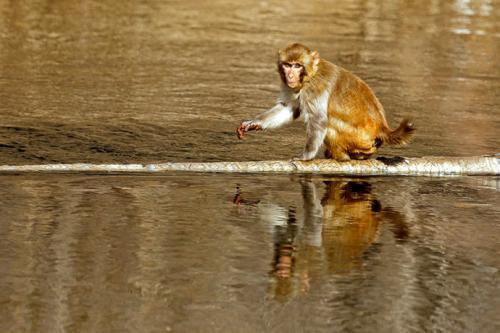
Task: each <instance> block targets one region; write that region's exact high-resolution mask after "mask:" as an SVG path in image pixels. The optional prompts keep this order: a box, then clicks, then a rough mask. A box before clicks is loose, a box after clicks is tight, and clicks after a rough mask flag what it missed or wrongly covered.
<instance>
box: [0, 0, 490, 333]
mask: <svg viewBox="0 0 500 333" xmlns="http://www.w3.org/2000/svg"><path fill="white" fill-rule="evenodd" d="M499 22H500V3H498V2H496V1H438V0H435V1H421V2H417V3H407V2H399V1H383V2H382V1H371V0H369V1H336V2H335V4H334V5H332V4H331V3H330V2H327V1H308V2H304V1H302V2H298V1H297V2H293V1H292V2H290V1H289V2H285V3H283V2H280V1H260V2H252V1H239V2H238V3H234V2H232V1H212V2H210V3H204V2H199V1H179V2H177V1H168V2H165V1H149V2H147V3H139V2H136V3H134V2H120V3H118V2H112V1H104V2H102V1H60V2H53V1H48V0H47V1H42V0H40V1H6V0H0V114H1V115H2V117H1V119H0V164H28V163H49V162H50V163H52V162H55V163H58V162H61V163H67V162H118V163H135V162H144V163H150V162H162V161H219V160H226V161H229V160H260V159H286V158H289V157H291V156H294V155H296V154H297V153H298V152H300V150H301V148H302V145H303V139H304V134H303V129H302V127H301V126H300V125H294V126H292V127H290V128H286V129H281V130H278V131H275V132H267V133H262V132H261V133H255V134H253V133H251V134H250V135H248V136H247V137H246V139H245V140H243V141H238V140H237V139H236V136H235V133H234V130H235V128H236V126H237V125H238V123H239V122H240V121H241V120H242V119H248V118H250V117H251V116H252V115H254V114H256V113H258V112H260V111H262V110H264V109H265V108H267V107H269V106H270V105H272V103H273V102H274V100H275V98H276V95H277V92H278V81H277V80H278V76H277V73H276V71H275V64H274V62H275V56H276V55H275V54H276V50H277V49H278V48H281V47H283V46H284V45H286V44H287V43H289V42H291V41H301V42H303V43H306V44H307V45H309V46H310V47H312V48H314V49H317V50H319V52H320V54H321V55H322V56H323V57H325V58H327V59H329V60H331V61H333V62H335V63H336V64H338V65H341V66H343V67H346V68H348V69H349V70H351V71H353V72H355V73H356V74H358V75H359V76H361V77H362V78H363V79H365V80H366V81H367V82H368V84H369V85H370V86H371V87H372V88H373V90H374V91H375V93H376V94H377V96H378V97H379V99H380V100H381V102H382V104H383V105H384V107H385V109H386V112H387V117H388V119H389V122H390V123H391V124H393V125H395V124H396V123H398V122H399V121H400V120H401V119H402V118H403V117H413V118H414V120H415V125H416V127H417V128H418V131H417V134H416V137H415V140H414V141H413V142H412V143H411V144H410V145H409V146H406V147H404V148H401V149H395V148H389V147H384V148H383V149H382V150H381V153H382V154H384V155H393V154H399V155H405V156H424V155H441V156H467V155H479V154H490V153H494V152H498V147H500V135H499V134H500V133H499V131H498V128H500V112H499V111H498V105H500V95H499V94H498V91H499V88H500V58H498V56H497V55H498V53H499V51H500V23H499ZM499 181H500V179H499V178H498V177H458V178H349V179H347V178H331V177H328V176H327V175H324V176H315V177H305V176H277V175H223V174H216V175H203V174H178V173H171V174H168V175H163V176H138V175H125V176H118V175H61V174H58V175H35V174H32V175H5V174H4V175H0V191H1V198H2V199H1V201H0V216H1V218H0V264H1V265H0V267H1V273H2V274H0V304H1V306H0V319H1V320H0V331H1V332H26V331H29V332H59V331H69V332H73V331H79V332H89V331H94V332H102V331H105V332H123V331H135V332H136V331H144V332H160V331H161V332H165V331H173V332H196V331H201V332H256V331H276V332H278V331H279V332H281V331H291V332H301V331H307V332H309V331H310V332H320V331H324V332H331V331H367V332H373V331H392V332H408V331H419V332H420V331H453V332H472V331H474V332H496V331H498V330H499V329H500V322H499V320H498V313H499V311H500V300H499V297H498V296H497V295H498V294H499V282H498V281H499V275H500V273H499V268H500V262H499V259H498V251H499V250H500V241H499V238H500V236H498V235H500V233H499V228H500V223H499V218H498V217H499V213H500V208H499V207H500V206H499V204H500V200H499V189H500V185H499Z"/></svg>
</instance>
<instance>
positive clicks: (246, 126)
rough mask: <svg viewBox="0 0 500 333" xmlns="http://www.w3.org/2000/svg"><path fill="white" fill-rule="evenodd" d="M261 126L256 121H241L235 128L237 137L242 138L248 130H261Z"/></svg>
mask: <svg viewBox="0 0 500 333" xmlns="http://www.w3.org/2000/svg"><path fill="white" fill-rule="evenodd" d="M261 129H262V126H260V125H259V124H257V123H254V122H253V121H252V120H249V121H244V122H242V123H241V125H240V127H238V128H237V129H236V135H238V139H240V140H241V139H243V137H244V136H245V133H246V132H250V131H258V130H261Z"/></svg>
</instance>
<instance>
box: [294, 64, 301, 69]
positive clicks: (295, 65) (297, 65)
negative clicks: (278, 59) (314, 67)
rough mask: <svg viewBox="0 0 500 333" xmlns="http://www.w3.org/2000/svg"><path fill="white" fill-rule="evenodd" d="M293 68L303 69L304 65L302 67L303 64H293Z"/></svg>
mask: <svg viewBox="0 0 500 333" xmlns="http://www.w3.org/2000/svg"><path fill="white" fill-rule="evenodd" d="M292 67H293V68H301V67H302V65H301V64H293V65H292Z"/></svg>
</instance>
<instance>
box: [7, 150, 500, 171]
mask: <svg viewBox="0 0 500 333" xmlns="http://www.w3.org/2000/svg"><path fill="white" fill-rule="evenodd" d="M171 171H179V172H181V171H182V172H205V173H206V172H218V173H308V174H311V173H315V174H328V175H344V176H391V175H401V176H445V175H487V176H495V175H500V153H498V154H494V155H487V156H471V157H419V158H398V159H397V161H396V162H394V161H393V160H392V161H391V159H390V158H388V159H385V158H380V159H373V160H356V161H349V162H337V161H335V160H324V159H318V160H312V161H285V160H281V161H250V162H206V163H205V162H166V163H152V164H90V163H74V164H39V165H0V173H16V174H17V173H49V172H50V173H53V172H64V173H165V172H171Z"/></svg>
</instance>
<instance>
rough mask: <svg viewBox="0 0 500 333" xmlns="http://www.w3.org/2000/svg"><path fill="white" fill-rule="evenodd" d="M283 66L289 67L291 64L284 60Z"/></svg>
mask: <svg viewBox="0 0 500 333" xmlns="http://www.w3.org/2000/svg"><path fill="white" fill-rule="evenodd" d="M283 67H286V68H290V67H292V64H289V63H288V62H284V63H283Z"/></svg>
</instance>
